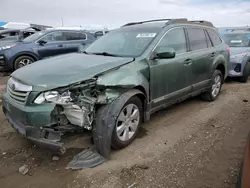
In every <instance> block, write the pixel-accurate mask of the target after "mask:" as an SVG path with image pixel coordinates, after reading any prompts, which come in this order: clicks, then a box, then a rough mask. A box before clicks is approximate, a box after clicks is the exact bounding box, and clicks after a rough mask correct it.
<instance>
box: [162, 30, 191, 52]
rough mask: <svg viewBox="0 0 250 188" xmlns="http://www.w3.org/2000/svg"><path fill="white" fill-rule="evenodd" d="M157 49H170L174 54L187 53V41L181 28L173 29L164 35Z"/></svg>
mask: <svg viewBox="0 0 250 188" xmlns="http://www.w3.org/2000/svg"><path fill="white" fill-rule="evenodd" d="M158 47H171V48H173V49H174V50H175V52H176V54H181V53H184V52H187V41H186V36H185V32H184V29H183V28H175V29H172V30H170V31H168V32H167V33H166V35H165V36H164V37H163V38H162V40H161V42H160V43H159V45H158Z"/></svg>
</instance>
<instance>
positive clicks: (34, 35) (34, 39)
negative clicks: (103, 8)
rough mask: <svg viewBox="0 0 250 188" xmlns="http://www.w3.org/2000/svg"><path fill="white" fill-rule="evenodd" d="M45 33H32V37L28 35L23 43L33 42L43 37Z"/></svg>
mask: <svg viewBox="0 0 250 188" xmlns="http://www.w3.org/2000/svg"><path fill="white" fill-rule="evenodd" d="M45 33H47V31H40V32H37V33H34V34H33V35H30V36H29V37H27V38H25V39H23V41H24V42H33V41H36V40H37V39H39V38H40V37H41V36H43V35H44V34H45Z"/></svg>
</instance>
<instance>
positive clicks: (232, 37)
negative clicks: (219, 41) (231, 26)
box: [223, 33, 250, 47]
mask: <svg viewBox="0 0 250 188" xmlns="http://www.w3.org/2000/svg"><path fill="white" fill-rule="evenodd" d="M223 39H224V41H225V42H226V44H227V45H229V46H230V47H249V46H250V45H249V44H250V42H249V41H250V33H228V34H224V35H223Z"/></svg>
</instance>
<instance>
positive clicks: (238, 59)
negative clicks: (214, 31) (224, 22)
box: [221, 28, 250, 82]
mask: <svg viewBox="0 0 250 188" xmlns="http://www.w3.org/2000/svg"><path fill="white" fill-rule="evenodd" d="M221 35H222V37H223V39H224V41H225V42H226V43H227V44H228V45H229V46H230V55H231V56H230V62H229V73H228V76H229V77H238V78H239V80H240V81H241V82H247V80H248V76H249V74H250V29H249V28H234V29H226V30H224V31H221Z"/></svg>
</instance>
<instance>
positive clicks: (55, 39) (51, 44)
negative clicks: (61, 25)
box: [0, 30, 96, 70]
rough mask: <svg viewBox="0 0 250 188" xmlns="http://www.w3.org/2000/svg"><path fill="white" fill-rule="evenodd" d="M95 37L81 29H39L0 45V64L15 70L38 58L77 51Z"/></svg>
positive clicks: (4, 67)
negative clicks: (16, 40) (17, 40)
mask: <svg viewBox="0 0 250 188" xmlns="http://www.w3.org/2000/svg"><path fill="white" fill-rule="evenodd" d="M95 39H96V38H95V37H94V36H93V35H92V34H90V33H88V32H83V31H73V30H70V31H69V30H44V31H40V32H37V33H35V34H33V35H31V36H29V37H27V38H25V39H23V40H22V41H20V42H13V43H9V44H7V45H2V46H0V66H1V67H2V69H4V70H16V69H18V68H21V67H23V66H26V65H28V64H31V63H33V62H35V61H37V60H40V59H44V58H47V57H51V56H56V55H60V54H66V53H71V52H78V51H80V50H81V49H82V47H83V46H85V45H87V44H89V43H92V42H93V41H94V40H95Z"/></svg>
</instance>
